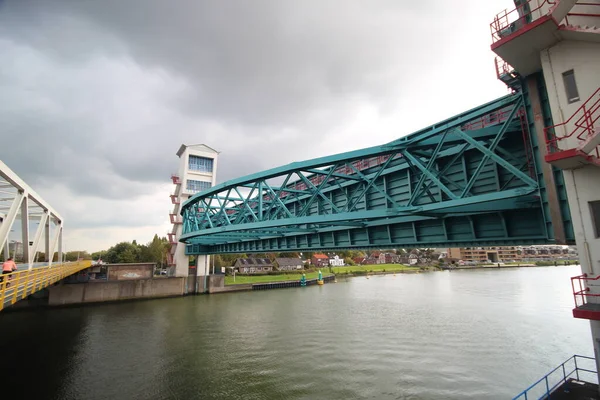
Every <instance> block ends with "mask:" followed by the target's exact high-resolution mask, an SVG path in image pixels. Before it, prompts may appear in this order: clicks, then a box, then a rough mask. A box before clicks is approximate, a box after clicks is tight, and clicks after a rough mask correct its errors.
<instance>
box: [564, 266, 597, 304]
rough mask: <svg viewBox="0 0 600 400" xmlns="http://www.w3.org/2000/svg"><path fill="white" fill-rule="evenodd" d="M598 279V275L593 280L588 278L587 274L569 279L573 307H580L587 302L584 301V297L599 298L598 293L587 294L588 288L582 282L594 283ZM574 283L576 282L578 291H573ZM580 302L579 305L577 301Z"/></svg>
mask: <svg viewBox="0 0 600 400" xmlns="http://www.w3.org/2000/svg"><path fill="white" fill-rule="evenodd" d="M598 279H600V275H598V276H597V277H595V278H588V275H587V274H582V275H578V276H574V277H572V278H571V288H573V300H574V301H575V307H581V306H583V305H585V304H587V303H588V302H587V301H586V297H588V296H589V297H600V293H598V294H596V293H589V292H590V288H589V287H587V286H586V285H584V284H583V283H582V282H585V281H596V280H598ZM575 281H578V284H579V290H575ZM578 299H580V300H581V303H580V302H579V301H578Z"/></svg>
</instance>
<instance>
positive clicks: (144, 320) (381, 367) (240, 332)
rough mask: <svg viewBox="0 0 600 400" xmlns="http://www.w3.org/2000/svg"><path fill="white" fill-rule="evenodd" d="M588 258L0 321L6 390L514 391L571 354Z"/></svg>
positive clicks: (69, 393) (315, 395)
mask: <svg viewBox="0 0 600 400" xmlns="http://www.w3.org/2000/svg"><path fill="white" fill-rule="evenodd" d="M579 272H580V269H579V267H575V266H571V267H537V268H514V269H501V270H475V271H452V272H433V273H424V274H404V275H402V274H398V275H396V276H393V275H387V276H378V277H371V278H370V279H367V278H365V277H358V278H348V279H346V280H344V279H340V280H339V281H338V283H334V284H327V285H325V286H322V287H318V286H311V287H305V288H291V289H279V290H270V291H259V292H240V293H228V294H219V295H211V296H189V297H184V298H174V299H162V300H151V301H138V302H129V303H121V304H109V305H99V306H86V307H76V308H62V309H51V310H48V309H45V310H35V311H24V312H9V313H1V314H0V334H1V340H0V365H2V368H3V369H4V371H3V372H2V376H3V379H2V385H3V389H2V390H3V392H4V393H7V390H10V389H11V388H15V390H18V392H17V393H20V394H21V395H20V396H18V398H28V399H29V398H32V399H33V398H36V399H61V400H62V399H73V400H81V399H94V400H96V399H98V400H99V399H111V400H115V399H124V400H125V399H127V400H129V399H507V398H512V396H514V395H516V394H518V393H519V392H520V391H521V390H523V389H524V388H526V387H527V386H528V385H529V384H531V383H533V382H534V381H535V380H537V379H538V378H540V377H541V376H543V375H544V374H546V373H547V372H548V371H549V370H550V369H552V368H554V367H555V366H556V365H558V364H560V363H561V362H563V361H564V360H565V359H567V358H568V357H570V356H571V355H573V354H582V355H589V356H591V355H593V347H592V340H591V335H590V330H589V323H588V322H587V321H584V320H578V319H574V318H573V317H572V314H571V309H572V307H573V296H572V294H571V285H570V280H569V277H571V276H574V275H577V274H579Z"/></svg>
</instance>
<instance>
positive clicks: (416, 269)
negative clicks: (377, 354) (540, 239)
mask: <svg viewBox="0 0 600 400" xmlns="http://www.w3.org/2000/svg"><path fill="white" fill-rule="evenodd" d="M565 265H578V262H577V261H576V260H571V261H556V263H555V262H554V261H538V262H533V263H530V262H522V263H506V264H501V265H500V266H498V264H480V265H455V266H454V267H445V268H444V267H439V266H433V265H430V266H423V265H420V266H412V265H404V264H375V265H364V266H359V265H357V266H344V267H324V268H321V272H322V273H323V277H327V276H331V275H335V276H339V277H353V276H367V275H387V274H397V273H398V274H411V273H413V274H414V273H421V272H433V271H444V270H466V269H491V268H496V269H498V268H519V267H554V266H565ZM305 274H306V279H316V278H317V275H318V272H317V271H315V270H310V271H306V272H305ZM301 277H302V272H296V271H294V272H281V273H270V274H263V275H252V274H248V275H246V274H236V275H235V281H234V277H233V276H225V286H234V285H247V284H253V283H273V282H285V281H297V280H300V278H301Z"/></svg>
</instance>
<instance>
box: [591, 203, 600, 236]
mask: <svg viewBox="0 0 600 400" xmlns="http://www.w3.org/2000/svg"><path fill="white" fill-rule="evenodd" d="M589 204H590V213H591V214H592V225H594V234H595V236H596V237H597V238H598V237H600V200H596V201H590V203H589Z"/></svg>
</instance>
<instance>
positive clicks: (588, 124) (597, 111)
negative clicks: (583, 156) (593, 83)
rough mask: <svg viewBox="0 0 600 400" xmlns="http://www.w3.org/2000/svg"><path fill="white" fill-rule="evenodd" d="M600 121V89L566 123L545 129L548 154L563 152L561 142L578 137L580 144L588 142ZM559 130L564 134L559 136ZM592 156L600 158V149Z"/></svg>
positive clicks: (596, 149)
mask: <svg viewBox="0 0 600 400" xmlns="http://www.w3.org/2000/svg"><path fill="white" fill-rule="evenodd" d="M599 120H600V87H599V88H598V89H596V91H595V92H594V93H592V95H591V96H590V97H589V98H588V99H587V100H586V101H585V102H584V103H583V104H582V105H581V106H580V107H579V108H578V109H577V110H576V111H575V112H574V113H573V114H572V115H571V116H570V117H569V119H567V120H566V121H564V122H561V123H560V124H555V125H552V126H549V127H547V128H544V133H545V134H546V138H547V139H546V146H547V149H548V153H549V154H551V153H556V152H558V151H561V150H566V149H561V148H560V146H559V144H560V142H561V141H564V140H567V139H569V138H571V137H576V138H577V140H579V141H580V142H582V141H584V140H586V139H587V138H588V136H590V135H591V134H593V132H594V127H595V126H596V124H597V123H598V121H599ZM557 130H562V131H563V132H564V133H563V134H562V135H561V134H558V133H557ZM573 147H574V146H573ZM590 154H591V155H595V157H600V149H599V148H598V147H596V148H595V150H593V151H592V152H590Z"/></svg>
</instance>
